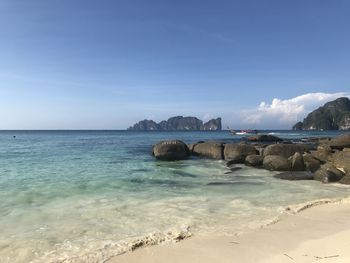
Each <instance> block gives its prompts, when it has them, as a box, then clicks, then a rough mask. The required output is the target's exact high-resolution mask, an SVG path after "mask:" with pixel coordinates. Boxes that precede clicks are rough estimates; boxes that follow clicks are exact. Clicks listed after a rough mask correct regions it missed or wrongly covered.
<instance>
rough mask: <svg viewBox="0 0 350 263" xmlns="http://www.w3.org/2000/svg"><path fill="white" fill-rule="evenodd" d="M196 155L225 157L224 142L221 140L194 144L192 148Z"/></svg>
mask: <svg viewBox="0 0 350 263" xmlns="http://www.w3.org/2000/svg"><path fill="white" fill-rule="evenodd" d="M192 152H193V154H194V155H197V156H200V157H204V158H211V159H218V160H222V159H223V144H222V143H220V142H210V141H209V142H203V143H197V144H196V145H194V147H193V150H192Z"/></svg>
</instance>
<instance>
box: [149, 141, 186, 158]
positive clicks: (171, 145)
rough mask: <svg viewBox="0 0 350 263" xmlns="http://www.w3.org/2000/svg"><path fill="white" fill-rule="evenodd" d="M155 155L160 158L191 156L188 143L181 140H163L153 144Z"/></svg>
mask: <svg viewBox="0 0 350 263" xmlns="http://www.w3.org/2000/svg"><path fill="white" fill-rule="evenodd" d="M153 155H154V157H156V158H157V159H158V160H164V161H176V160H185V159H187V158H188V157H189V156H190V151H189V149H188V147H187V145H186V144H185V143H184V142H182V141H180V140H172V141H162V142H159V143H157V144H156V145H154V146H153Z"/></svg>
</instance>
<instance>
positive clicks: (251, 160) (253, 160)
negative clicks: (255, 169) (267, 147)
mask: <svg viewBox="0 0 350 263" xmlns="http://www.w3.org/2000/svg"><path fill="white" fill-rule="evenodd" d="M263 160H264V158H263V157H262V156H261V155H256V154H251V155H248V156H247V157H246V158H245V164H246V165H249V166H260V165H262V164H263Z"/></svg>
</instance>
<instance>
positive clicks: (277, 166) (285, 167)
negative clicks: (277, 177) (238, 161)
mask: <svg viewBox="0 0 350 263" xmlns="http://www.w3.org/2000/svg"><path fill="white" fill-rule="evenodd" d="M263 166H264V168H265V169H267V170H271V171H289V170H290V169H291V163H290V161H288V159H287V158H285V157H283V156H280V155H268V156H265V157H264V161H263Z"/></svg>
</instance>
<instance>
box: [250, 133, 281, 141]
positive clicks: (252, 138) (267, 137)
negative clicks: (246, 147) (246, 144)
mask: <svg viewBox="0 0 350 263" xmlns="http://www.w3.org/2000/svg"><path fill="white" fill-rule="evenodd" d="M245 140H247V141H250V142H281V141H283V139H281V138H279V137H277V136H273V135H269V134H256V135H252V136H248V137H246V138H245Z"/></svg>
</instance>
